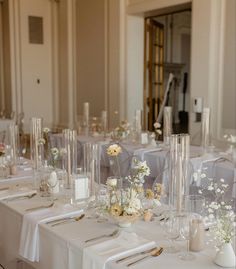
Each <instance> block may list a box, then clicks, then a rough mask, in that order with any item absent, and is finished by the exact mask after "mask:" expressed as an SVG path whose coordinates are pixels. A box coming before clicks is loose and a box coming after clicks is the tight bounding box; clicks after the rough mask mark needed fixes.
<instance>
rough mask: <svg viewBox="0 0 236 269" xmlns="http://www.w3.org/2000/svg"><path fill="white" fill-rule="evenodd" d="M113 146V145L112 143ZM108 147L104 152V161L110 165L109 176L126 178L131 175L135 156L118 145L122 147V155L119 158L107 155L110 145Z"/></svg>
mask: <svg viewBox="0 0 236 269" xmlns="http://www.w3.org/2000/svg"><path fill="white" fill-rule="evenodd" d="M112 144H113V143H112ZM112 144H109V145H106V146H105V148H104V150H105V154H104V156H103V157H104V160H105V162H106V163H108V168H109V172H108V174H109V176H117V177H122V178H125V177H126V176H128V175H130V173H131V169H132V159H133V155H132V154H131V153H129V152H128V150H127V149H126V148H125V147H124V146H123V145H121V144H119V143H117V145H118V146H120V147H121V153H120V154H119V155H118V156H117V157H113V156H110V155H108V154H107V149H108V147H109V146H110V145H112Z"/></svg>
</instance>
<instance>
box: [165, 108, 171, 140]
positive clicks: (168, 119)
mask: <svg viewBox="0 0 236 269" xmlns="http://www.w3.org/2000/svg"><path fill="white" fill-rule="evenodd" d="M171 134H172V107H171V106H166V107H164V123H163V138H164V143H165V144H167V145H169V143H170V136H171Z"/></svg>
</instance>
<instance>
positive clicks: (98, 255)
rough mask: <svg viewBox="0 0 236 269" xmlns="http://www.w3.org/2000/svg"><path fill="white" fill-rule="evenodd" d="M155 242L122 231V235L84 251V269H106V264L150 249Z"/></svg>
mask: <svg viewBox="0 0 236 269" xmlns="http://www.w3.org/2000/svg"><path fill="white" fill-rule="evenodd" d="M154 246H155V242H154V241H148V240H147V239H145V238H142V237H140V236H137V234H135V233H134V232H133V233H129V232H125V231H121V233H120V235H119V236H118V237H117V238H115V239H111V240H107V241H105V242H102V243H98V244H95V245H92V246H89V247H85V248H84V250H83V267H82V268H83V269H105V267H106V263H107V262H109V261H112V260H115V259H118V258H120V257H124V256H126V255H130V254H131V253H134V252H140V251H143V250H144V249H148V248H149V249H150V248H152V247H154Z"/></svg>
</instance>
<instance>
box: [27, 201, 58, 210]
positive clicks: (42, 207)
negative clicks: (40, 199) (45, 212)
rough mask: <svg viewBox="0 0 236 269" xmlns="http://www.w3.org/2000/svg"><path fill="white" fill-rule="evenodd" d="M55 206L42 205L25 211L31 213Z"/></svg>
mask: <svg viewBox="0 0 236 269" xmlns="http://www.w3.org/2000/svg"><path fill="white" fill-rule="evenodd" d="M53 205H54V202H53V203H51V204H49V205H41V206H36V207H31V208H27V209H25V211H26V212H30V211H35V210H40V209H44V208H50V207H53Z"/></svg>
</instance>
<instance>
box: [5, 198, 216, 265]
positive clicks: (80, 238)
mask: <svg viewBox="0 0 236 269" xmlns="http://www.w3.org/2000/svg"><path fill="white" fill-rule="evenodd" d="M32 199H34V200H33V201H32V200H30V201H29V200H22V201H17V202H11V203H7V204H6V203H0V215H1V218H0V261H1V263H2V264H3V265H5V266H6V268H8V269H16V268H17V257H18V253H19V252H18V251H19V242H20V231H21V225H22V219H23V215H24V214H25V212H24V210H25V209H26V208H29V207H31V206H32V205H36V204H37V203H41V201H40V200H41V199H43V198H38V197H36V198H32ZM44 199H46V198H44ZM44 202H45V201H44ZM115 229H117V226H116V225H115V224H112V223H109V222H104V223H98V222H96V220H95V219H88V218H84V219H83V220H81V221H79V222H72V223H70V224H66V225H61V226H56V227H51V226H50V225H47V224H39V243H40V244H39V262H38V263H28V264H30V265H31V266H33V268H37V269H59V268H60V269H78V268H83V267H82V263H83V260H82V257H83V252H84V249H85V247H87V246H88V245H86V244H85V243H84V241H85V240H86V239H88V238H92V237H95V236H97V235H101V234H104V233H111V232H112V231H114V230H115ZM128 231H130V232H135V233H136V234H137V235H138V236H140V237H142V238H146V239H147V240H149V241H150V242H151V241H155V242H156V244H157V246H166V245H167V244H168V243H167V241H166V240H165V238H164V235H163V232H162V228H161V227H160V226H159V224H158V223H156V222H149V223H145V222H143V221H139V222H137V223H136V224H134V226H133V228H132V229H130V230H129V229H128ZM114 240H115V239H114ZM100 242H101V241H100ZM94 243H95V242H94ZM178 244H179V246H180V248H181V249H182V250H184V249H185V247H186V244H185V242H183V241H180V242H178ZM195 255H196V259H195V260H194V261H192V262H184V261H181V260H180V259H179V258H178V255H177V254H167V253H163V254H162V255H161V256H159V257H157V258H152V259H149V260H146V261H143V262H142V263H140V264H137V265H136V266H134V267H133V268H144V267H147V268H150V269H152V268H153V269H154V268H157V267H158V268H176V269H185V268H186V269H189V268H194V269H195V268H196V269H198V268H201V269H216V268H218V267H217V266H216V265H214V263H213V262H212V260H213V257H214V255H215V251H214V248H212V247H211V248H210V247H208V248H206V249H205V250H204V251H202V252H199V253H196V254H195ZM24 268H27V267H24ZM93 268H94V267H93ZM95 268H96V267H95ZM106 268H109V269H111V268H112V269H114V268H126V266H125V263H121V264H119V265H117V264H115V263H114V262H112V261H110V262H108V263H107V264H106Z"/></svg>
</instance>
